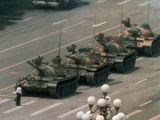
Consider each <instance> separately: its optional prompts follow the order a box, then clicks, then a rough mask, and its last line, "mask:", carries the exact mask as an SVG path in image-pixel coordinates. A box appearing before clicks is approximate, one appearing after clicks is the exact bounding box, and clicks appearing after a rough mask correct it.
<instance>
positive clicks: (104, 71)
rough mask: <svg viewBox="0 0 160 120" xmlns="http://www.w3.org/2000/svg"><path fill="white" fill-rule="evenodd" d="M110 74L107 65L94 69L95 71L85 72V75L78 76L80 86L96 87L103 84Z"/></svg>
mask: <svg viewBox="0 0 160 120" xmlns="http://www.w3.org/2000/svg"><path fill="white" fill-rule="evenodd" d="M109 74H110V67H109V65H106V66H103V67H101V68H98V69H96V70H95V71H90V70H87V71H86V72H85V74H80V80H79V83H80V84H87V85H92V86H98V85H101V84H103V83H104V82H105V81H106V80H107V79H108V76H109Z"/></svg>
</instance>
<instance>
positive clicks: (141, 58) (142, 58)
mask: <svg viewBox="0 0 160 120" xmlns="http://www.w3.org/2000/svg"><path fill="white" fill-rule="evenodd" d="M140 60H144V57H139V58H138V59H137V60H136V61H140Z"/></svg>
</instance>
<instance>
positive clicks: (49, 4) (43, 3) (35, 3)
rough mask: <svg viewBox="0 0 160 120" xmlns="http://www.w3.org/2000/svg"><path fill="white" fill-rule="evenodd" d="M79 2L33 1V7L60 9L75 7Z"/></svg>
mask: <svg viewBox="0 0 160 120" xmlns="http://www.w3.org/2000/svg"><path fill="white" fill-rule="evenodd" d="M79 1H80V0H33V1H32V3H33V6H35V7H38V8H44V7H45V8H61V7H64V6H75V5H76V4H77V3H78V2H79Z"/></svg>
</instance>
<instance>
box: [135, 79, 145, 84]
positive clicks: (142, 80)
mask: <svg viewBox="0 0 160 120" xmlns="http://www.w3.org/2000/svg"><path fill="white" fill-rule="evenodd" d="M147 80H148V79H147V78H145V79H144V80H141V81H139V82H137V83H135V84H134V85H138V84H140V83H142V82H144V81H147Z"/></svg>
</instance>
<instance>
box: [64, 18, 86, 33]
mask: <svg viewBox="0 0 160 120" xmlns="http://www.w3.org/2000/svg"><path fill="white" fill-rule="evenodd" d="M86 22H87V20H83V21H81V22H79V23H77V24H73V25H70V26H68V27H66V28H64V29H62V30H63V31H64V30H67V29H71V28H73V27H76V26H78V25H81V24H84V23H86Z"/></svg>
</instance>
